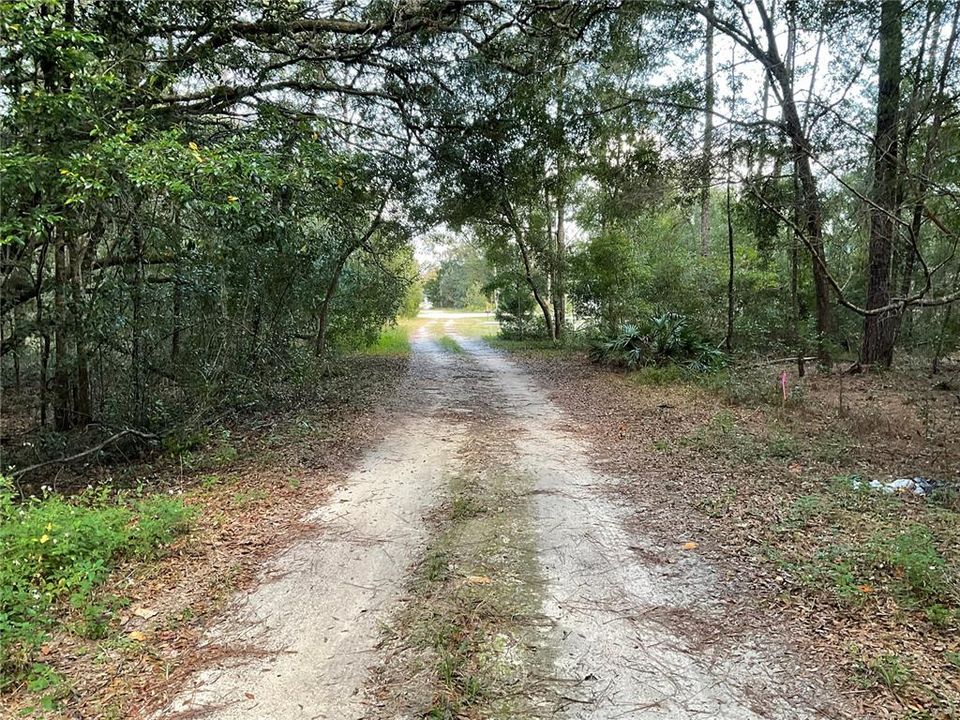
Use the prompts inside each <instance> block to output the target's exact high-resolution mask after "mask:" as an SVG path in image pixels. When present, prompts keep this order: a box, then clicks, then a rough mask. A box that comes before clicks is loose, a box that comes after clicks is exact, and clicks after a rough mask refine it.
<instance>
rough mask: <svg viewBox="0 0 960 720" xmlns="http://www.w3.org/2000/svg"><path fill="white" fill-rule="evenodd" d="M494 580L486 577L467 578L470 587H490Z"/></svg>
mask: <svg viewBox="0 0 960 720" xmlns="http://www.w3.org/2000/svg"><path fill="white" fill-rule="evenodd" d="M492 582H493V580H491V579H490V578H488V577H487V576H486V575H470V576H469V577H468V578H467V583H469V584H470V585H489V584H490V583H492Z"/></svg>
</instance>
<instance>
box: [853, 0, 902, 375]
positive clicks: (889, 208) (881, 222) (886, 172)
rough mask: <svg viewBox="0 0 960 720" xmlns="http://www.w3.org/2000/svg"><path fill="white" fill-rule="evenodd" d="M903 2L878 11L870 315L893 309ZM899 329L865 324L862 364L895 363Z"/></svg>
mask: <svg viewBox="0 0 960 720" xmlns="http://www.w3.org/2000/svg"><path fill="white" fill-rule="evenodd" d="M902 13H903V7H902V2H901V0H885V1H884V2H883V4H882V6H881V11H880V63H879V92H878V95H877V127H876V135H875V140H874V164H873V188H872V193H871V196H872V197H871V200H872V202H873V206H872V208H871V212H870V248H869V257H868V262H867V309H868V310H872V309H875V308H879V307H884V306H886V305H888V304H889V303H890V280H891V278H890V270H891V266H892V259H893V247H894V238H895V235H896V233H897V215H898V213H899V208H898V207H897V205H898V201H899V197H900V176H899V172H898V170H899V161H898V159H897V158H898V153H899V142H898V141H899V134H900V127H899V125H900V57H901V53H902V49H903V32H902V26H901V25H902V20H901V16H902ZM895 328H896V323H895V321H894V319H893V315H892V314H882V315H867V316H866V318H864V327H863V344H862V346H861V349H860V361H861V362H862V363H864V364H866V365H875V364H879V365H882V366H884V367H889V366H890V364H891V363H892V362H893V344H894V339H895Z"/></svg>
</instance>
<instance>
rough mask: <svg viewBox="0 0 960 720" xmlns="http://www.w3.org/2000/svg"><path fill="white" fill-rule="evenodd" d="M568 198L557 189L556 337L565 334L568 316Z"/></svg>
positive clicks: (554, 317)
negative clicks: (566, 225)
mask: <svg viewBox="0 0 960 720" xmlns="http://www.w3.org/2000/svg"><path fill="white" fill-rule="evenodd" d="M566 210H567V208H566V198H565V195H564V191H563V190H562V189H560V190H558V191H557V232H556V247H555V249H554V266H555V267H554V278H553V326H554V333H555V335H556V339H557V340H559V339H560V338H561V337H562V336H563V329H564V326H565V325H566V323H567V318H566V314H567V313H566V287H565V284H566V283H565V280H566V278H565V277H564V275H565V271H566V267H565V265H566V261H567V260H566V256H567V247H566V246H567V239H566V238H567V236H566V228H565V227H564V220H565V218H566Z"/></svg>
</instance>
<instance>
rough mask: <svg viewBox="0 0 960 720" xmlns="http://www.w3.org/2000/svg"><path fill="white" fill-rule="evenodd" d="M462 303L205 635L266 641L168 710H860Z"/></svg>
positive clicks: (788, 713)
mask: <svg viewBox="0 0 960 720" xmlns="http://www.w3.org/2000/svg"><path fill="white" fill-rule="evenodd" d="M461 320H462V319H461V318H444V317H440V318H431V319H430V321H429V322H428V323H427V324H426V325H424V326H422V327H421V328H420V329H419V331H418V332H417V334H416V335H415V336H414V338H413V343H412V345H413V353H414V354H413V361H412V363H411V373H410V376H409V379H408V383H407V386H406V388H405V390H404V392H403V393H402V396H403V397H405V398H406V399H407V404H406V405H405V406H403V408H402V412H400V413H399V414H398V415H397V416H396V418H395V421H394V428H393V430H392V431H391V433H390V434H389V435H388V436H387V437H386V438H385V439H384V441H382V443H381V444H380V445H379V446H378V447H377V448H375V449H374V450H372V451H371V452H370V453H368V454H367V456H366V457H365V458H364V460H363V461H362V462H361V464H360V466H359V468H358V470H356V471H355V472H354V473H353V474H352V475H351V476H350V478H349V479H348V480H347V482H346V483H345V485H344V487H343V489H342V490H340V491H338V493H337V494H336V495H335V496H334V497H333V498H332V500H333V501H334V502H332V503H330V504H328V505H326V506H325V507H323V508H320V509H318V510H317V511H315V512H314V513H313V514H312V517H313V518H314V519H315V521H316V522H317V524H318V533H317V535H316V536H314V537H310V538H305V539H304V540H302V541H300V542H298V543H296V544H295V545H293V546H292V547H291V548H290V549H289V550H288V551H287V552H286V553H284V554H283V555H281V556H279V557H278V558H277V559H276V561H275V562H273V563H271V564H269V565H268V566H267V567H266V569H265V570H264V572H263V574H262V576H261V581H260V582H259V583H258V585H257V587H256V589H255V590H254V591H253V592H251V593H247V594H244V595H242V596H239V597H238V598H237V599H236V600H235V602H234V603H233V604H232V605H231V609H230V611H229V612H228V613H227V614H226V615H225V616H224V620H223V622H222V623H220V624H219V625H217V626H215V627H213V628H211V630H210V631H209V632H208V633H207V636H206V638H205V640H204V643H209V644H215V645H220V644H223V643H224V642H225V641H228V642H233V643H240V644H243V645H246V646H251V645H252V646H254V647H255V648H256V650H257V656H256V657H254V658H252V659H251V658H249V657H246V658H243V657H238V658H230V659H224V661H221V662H219V663H217V665H216V667H214V668H211V669H208V670H207V671H204V672H202V673H199V674H197V675H195V676H194V677H193V678H192V679H191V680H190V681H189V683H188V684H187V686H186V689H185V692H184V693H183V694H182V695H181V696H180V697H179V699H178V700H177V701H176V702H175V703H174V704H173V705H171V706H169V707H168V708H167V709H166V711H165V712H164V713H162V714H161V716H162V717H176V716H177V713H178V712H181V711H184V710H188V711H189V714H190V716H191V717H194V716H196V715H197V714H198V713H204V714H206V715H207V716H209V717H216V718H233V717H284V718H297V717H303V718H307V717H311V718H312V717H337V718H353V717H357V718H360V717H364V718H365V717H378V718H379V717H383V718H387V717H419V716H424V715H429V716H433V717H475V718H489V717H538V716H543V717H558V716H564V717H571V718H616V717H629V716H635V715H636V714H638V713H640V712H643V713H645V714H646V715H649V716H650V717H664V718H693V717H703V716H705V715H706V716H709V717H717V718H731V719H733V718H754V717H782V718H797V717H817V716H830V717H839V716H843V715H844V713H845V710H844V704H843V702H841V701H840V700H839V699H838V698H839V695H837V694H836V692H835V691H834V690H832V689H831V686H830V684H829V679H828V677H829V673H824V672H822V671H821V672H817V673H813V672H810V673H807V672H805V671H803V669H802V667H803V665H802V664H801V663H798V660H797V658H796V657H794V655H793V651H792V650H791V649H790V647H789V646H787V645H785V644H784V643H783V642H782V641H781V640H780V639H779V638H778V637H776V636H775V635H771V634H769V633H766V632H759V630H757V629H753V630H752V631H751V632H749V633H740V632H731V631H730V629H731V628H734V627H737V626H736V625H735V624H734V622H733V621H734V620H735V618H734V616H732V615H731V610H730V608H729V607H728V606H727V605H726V604H725V603H724V602H723V601H722V593H721V592H720V589H719V588H718V586H717V585H718V578H717V575H716V573H715V572H714V570H713V569H712V568H711V567H710V566H709V565H708V564H707V563H705V562H703V561H702V560H700V559H698V558H697V557H696V555H695V554H694V553H691V552H689V551H688V550H684V549H683V546H682V544H679V543H669V544H666V545H664V544H662V543H661V541H660V540H658V539H655V538H651V537H648V536H646V535H645V534H642V533H641V534H640V535H638V534H637V533H636V532H635V531H633V530H631V529H630V528H628V526H627V521H629V520H630V519H631V517H632V513H631V509H630V506H629V505H628V504H627V503H624V502H623V500H621V499H619V498H618V497H617V494H616V492H614V491H616V490H617V489H618V488H619V487H620V482H619V481H618V480H616V479H613V478H611V477H608V476H605V475H601V474H598V473H596V472H595V471H594V470H592V469H591V468H590V464H589V461H588V456H587V453H586V448H585V447H584V446H583V445H582V444H581V442H580V440H579V439H578V438H577V436H576V434H574V433H569V432H565V431H564V425H565V423H567V419H566V417H565V415H564V413H563V412H562V411H561V410H560V409H559V408H558V407H557V406H555V405H554V404H552V403H551V402H550V401H549V400H547V399H546V397H545V396H544V393H543V391H542V390H541V389H540V388H539V387H538V385H536V384H535V383H534V382H533V381H532V380H531V378H530V377H529V376H528V375H527V374H525V373H524V372H522V371H520V370H519V369H518V368H517V367H516V366H515V365H514V364H512V363H511V362H510V361H508V360H506V359H505V358H504V357H503V356H501V355H499V354H498V353H496V352H494V351H491V350H490V349H489V348H488V347H487V346H486V345H485V344H484V343H482V342H480V341H478V340H473V339H470V338H467V337H464V336H463V335H460V334H459V333H458V332H457V323H458V322H460V321H461ZM441 336H446V340H444V339H442V338H441ZM441 479H443V480H444V483H443V484H442V485H441V483H440V480H441ZM438 491H440V492H438ZM428 529H429V534H427V533H426V530H428ZM358 533H359V535H360V536H361V537H362V538H363V539H364V542H363V544H362V546H361V549H360V550H357V549H355V548H354V547H353V546H352V545H350V541H351V539H352V538H355V537H357V535H358ZM371 540H372V541H373V544H372V545H369V544H368V543H370V542H371ZM334 550H337V552H334ZM656 554H665V555H667V556H669V557H670V558H671V559H672V561H673V562H674V566H673V567H671V568H669V569H667V570H665V569H664V566H663V564H662V563H659V562H651V559H650V558H651V556H652V555H656ZM408 568H411V570H410V575H409V577H405V575H406V571H407V570H408ZM378 625H380V626H381V627H380V628H379V629H378ZM238 661H243V662H238ZM364 666H370V667H371V672H372V674H371V675H370V677H369V679H368V681H367V682H366V687H365V688H364V690H363V692H360V691H359V685H360V683H361V681H362V679H363V676H364V674H365V667H364ZM798 668H800V669H799V670H798Z"/></svg>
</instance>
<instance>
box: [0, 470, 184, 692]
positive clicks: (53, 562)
mask: <svg viewBox="0 0 960 720" xmlns="http://www.w3.org/2000/svg"><path fill="white" fill-rule="evenodd" d="M2 482H3V484H2V485H0V687H3V686H4V685H6V684H9V683H10V682H12V681H14V680H18V679H21V678H23V677H26V676H27V675H28V674H29V673H30V672H31V670H30V668H31V667H33V664H34V659H35V656H36V652H37V649H38V648H39V647H40V645H41V644H42V643H43V642H44V640H45V639H46V637H47V635H48V633H49V631H50V630H51V629H52V628H53V627H54V626H55V625H56V624H58V623H61V622H62V621H63V620H64V619H65V618H73V620H72V621H71V622H69V623H68V626H69V627H71V628H72V629H73V630H74V631H75V632H80V633H82V634H85V635H89V636H93V637H102V636H103V635H104V634H105V632H106V619H105V618H107V617H109V615H110V614H111V610H112V608H111V607H110V605H111V601H110V600H109V599H104V598H98V593H97V590H98V587H99V586H100V585H101V584H102V583H103V582H104V581H105V580H106V579H107V577H108V576H109V574H110V572H111V570H112V569H113V568H114V567H115V566H116V565H117V563H119V562H121V561H123V560H125V559H129V558H138V559H144V560H146V559H151V558H155V557H157V556H158V555H159V554H161V553H162V552H163V549H164V548H165V547H166V546H167V545H169V544H170V542H172V541H173V539H174V538H175V537H176V536H177V535H178V534H180V533H182V532H185V531H186V530H187V529H188V528H189V526H190V524H191V522H192V519H193V517H194V510H193V509H192V508H189V507H186V506H185V505H184V504H183V502H182V501H181V500H180V499H179V498H176V497H169V496H166V495H144V496H140V495H135V494H128V495H119V496H118V495H113V494H111V493H110V491H109V490H101V491H99V492H92V491H91V492H88V493H86V494H84V495H81V496H78V497H76V498H73V499H69V500H67V499H65V498H63V497H61V496H59V495H55V494H47V495H45V496H44V497H41V498H37V497H33V498H29V499H27V500H25V501H22V502H20V501H19V499H18V497H16V496H15V495H14V492H13V489H12V486H11V484H10V483H9V482H7V481H5V480H4V481H2Z"/></svg>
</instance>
